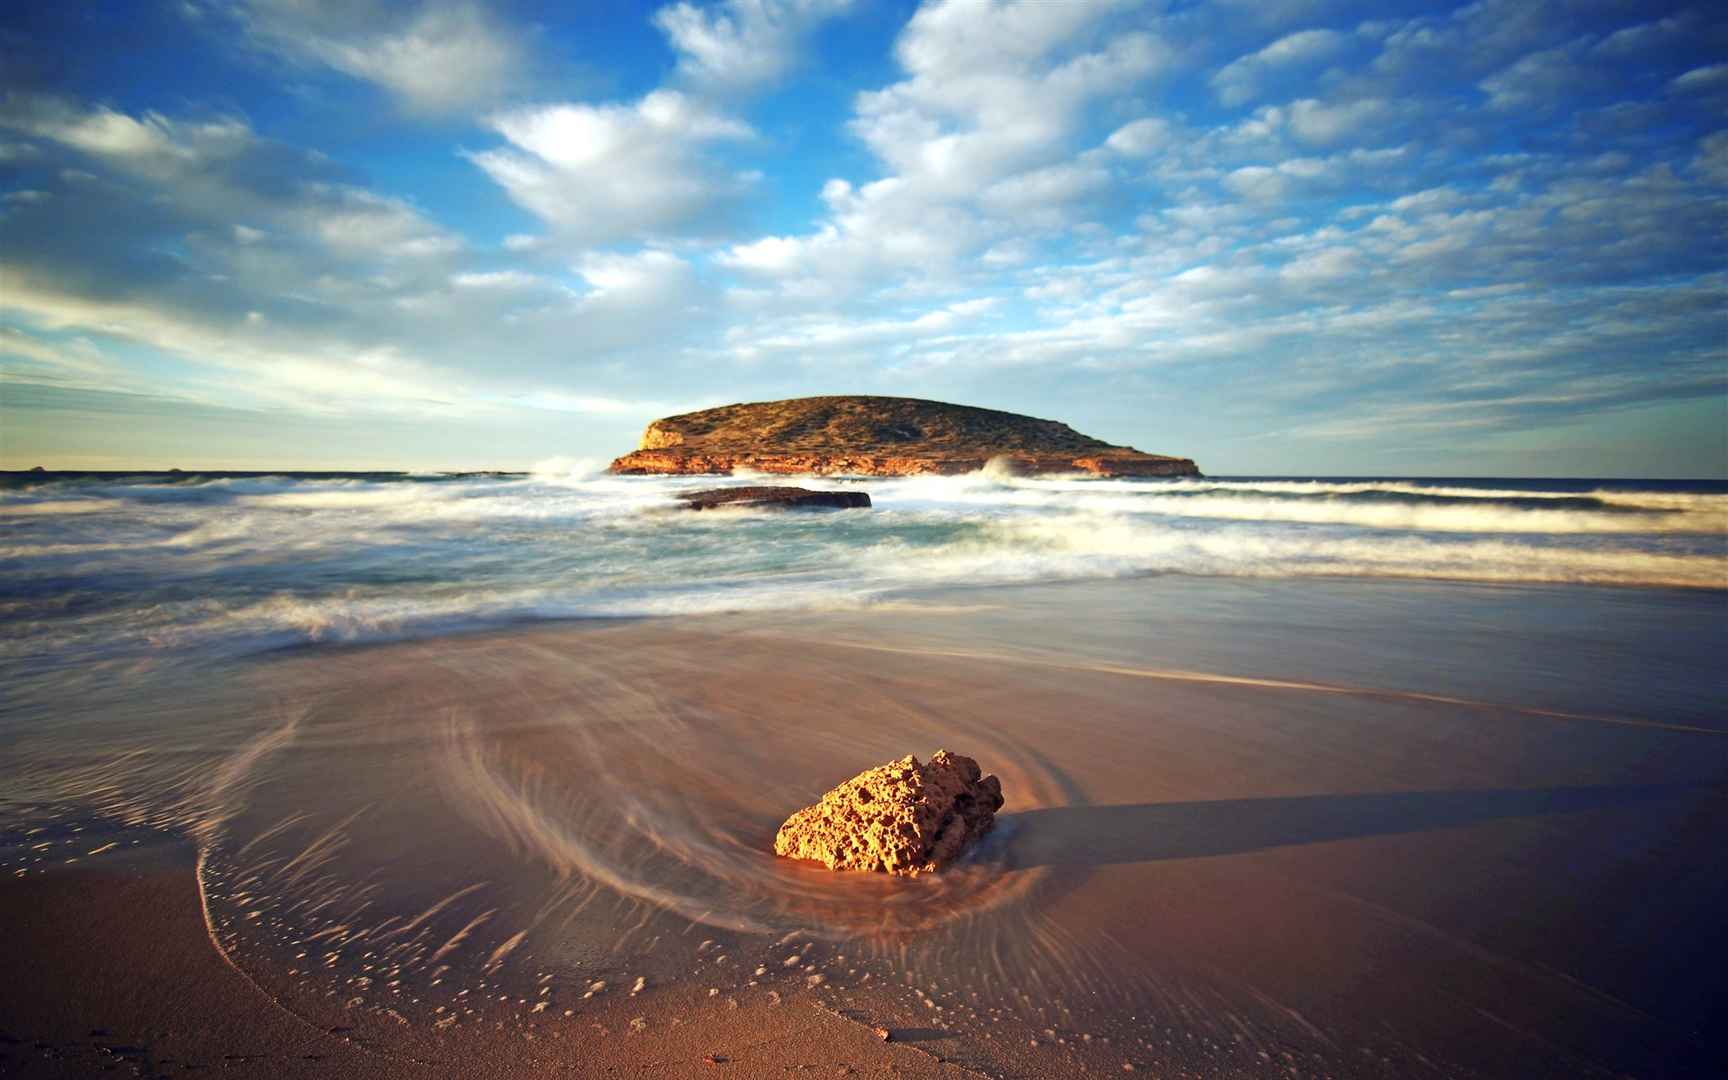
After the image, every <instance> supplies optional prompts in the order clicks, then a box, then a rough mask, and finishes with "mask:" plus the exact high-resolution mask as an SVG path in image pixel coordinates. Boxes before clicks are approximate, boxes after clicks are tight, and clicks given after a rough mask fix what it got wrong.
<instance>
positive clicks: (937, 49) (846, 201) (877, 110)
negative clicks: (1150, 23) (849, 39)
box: [719, 0, 1172, 298]
mask: <svg viewBox="0 0 1728 1080" xmlns="http://www.w3.org/2000/svg"><path fill="white" fill-rule="evenodd" d="M1125 7H1126V5H1124V4H1122V3H1119V2H1114V0H1096V2H1073V3H1064V4H1045V3H1035V2H1020V3H1004V2H994V0H949V2H941V3H929V4H925V5H924V6H922V7H920V8H919V10H918V11H917V12H916V13H915V14H914V15H913V17H912V19H911V21H910V22H908V23H907V25H906V27H905V29H904V30H903V31H902V32H901V34H900V36H899V38H898V40H897V41H896V43H895V49H894V52H895V56H896V58H897V59H898V60H899V62H900V65H901V68H902V69H903V71H904V73H905V77H904V78H903V79H901V80H899V81H897V82H894V83H891V84H890V85H888V86H886V87H883V88H881V89H878V90H868V91H864V92H862V93H860V94H859V95H858V96H857V98H856V101H855V103H854V113H853V117H852V120H851V122H850V124H849V127H850V130H851V131H852V133H853V134H854V135H856V136H857V137H858V139H859V140H860V141H862V142H863V144H864V145H865V146H866V148H868V149H869V150H870V151H871V153H872V155H873V156H874V157H875V159H876V161H877V163H878V164H879V166H880V168H881V170H882V173H883V175H882V176H880V177H879V178H878V179H874V180H869V181H866V182H862V183H854V182H851V181H848V180H842V179H838V178H836V179H832V180H830V181H828V183H827V184H826V185H825V186H824V188H823V191H822V201H823V204H824V205H825V207H826V209H827V214H826V217H825V220H823V221H822V222H821V223H820V224H819V225H818V226H817V227H816V229H815V230H814V231H812V232H809V233H806V234H804V235H801V236H798V235H779V236H769V237H763V238H761V239H758V240H755V241H751V242H748V243H742V244H737V245H734V246H733V247H732V248H730V249H728V250H727V251H726V252H725V253H723V254H722V255H721V256H719V261H720V262H721V264H722V265H725V266H728V267H731V268H734V269H737V270H742V271H746V272H749V273H753V274H758V275H763V276H767V277H774V278H778V279H779V280H780V282H781V288H782V289H783V290H785V292H786V293H787V295H788V296H794V295H795V296H799V297H804V298H808V297H810V296H813V295H840V294H843V293H845V292H847V291H850V290H852V289H856V288H859V287H861V286H862V283H864V282H867V281H871V280H879V279H882V278H885V277H893V276H895V275H898V274H903V273H906V272H909V271H913V270H914V268H917V269H918V271H919V272H924V273H929V274H941V273H944V272H947V268H949V267H951V266H953V265H954V264H955V263H956V261H957V260H958V259H960V258H961V257H962V256H963V255H964V254H967V253H978V254H982V253H983V252H984V251H985V250H986V249H994V248H995V247H996V245H999V244H1001V243H1004V242H1007V241H1011V240H1013V241H1020V242H1024V240H1025V239H1026V238H1025V237H1024V236H1020V235H1017V234H1018V233H1020V232H1022V231H1023V230H1025V229H1026V228H1027V227H1028V226H1030V227H1034V228H1040V229H1060V228H1062V227H1063V226H1065V225H1067V224H1069V223H1071V222H1072V219H1073V214H1074V212H1075V208H1076V207H1078V206H1081V205H1084V204H1085V202H1086V201H1087V200H1088V199H1090V198H1093V197H1095V196H1099V195H1101V194H1102V193H1104V192H1106V191H1107V190H1108V189H1109V187H1110V186H1111V184H1112V182H1113V181H1112V177H1111V175H1110V174H1109V172H1108V169H1107V168H1106V166H1105V165H1104V164H1103V163H1102V162H1101V161H1098V160H1092V159H1088V158H1086V157H1084V156H1083V155H1082V156H1075V155H1076V151H1077V150H1078V149H1079V147H1078V146H1077V143H1078V141H1079V140H1080V137H1081V134H1082V132H1083V131H1084V129H1085V126H1086V123H1087V121H1088V120H1089V119H1090V118H1089V116H1088V114H1087V109H1088V106H1090V105H1092V104H1093V103H1095V102H1097V101H1099V100H1100V99H1105V98H1109V97H1111V96H1115V95H1122V94H1126V93H1129V92H1131V91H1132V90H1133V89H1134V88H1136V87H1138V86H1140V85H1142V84H1144V83H1145V82H1146V81H1147V80H1149V79H1151V78H1153V77H1154V76H1156V75H1157V74H1158V73H1160V72H1161V71H1163V70H1165V69H1166V68H1167V67H1168V65H1169V64H1170V63H1171V62H1172V53H1171V51H1170V50H1169V49H1168V48H1167V47H1166V46H1165V45H1164V44H1163V43H1162V42H1161V41H1160V40H1159V39H1158V38H1157V37H1156V36H1155V35H1153V34H1151V33H1148V32H1146V31H1144V30H1142V29H1137V28H1135V27H1133V26H1132V25H1119V24H1118V22H1117V19H1118V17H1119V16H1121V15H1122V14H1123V12H1124V9H1125ZM1128 14H1129V15H1132V14H1133V13H1132V12H1128ZM1152 132H1153V128H1152V126H1151V125H1150V124H1145V125H1142V126H1141V127H1139V128H1136V129H1134V130H1133V131H1132V132H1131V133H1129V134H1123V135H1122V138H1121V139H1119V140H1118V144H1117V148H1118V149H1119V150H1120V149H1123V148H1128V149H1133V148H1135V147H1139V146H1142V145H1144V143H1145V140H1146V139H1148V138H1150V137H1151V135H1152ZM1004 250H1005V249H1004Z"/></svg>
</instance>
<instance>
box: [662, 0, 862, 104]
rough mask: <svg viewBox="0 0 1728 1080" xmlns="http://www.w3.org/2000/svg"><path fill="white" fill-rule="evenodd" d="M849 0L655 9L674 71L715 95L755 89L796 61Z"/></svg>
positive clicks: (743, 1)
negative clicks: (674, 56)
mask: <svg viewBox="0 0 1728 1080" xmlns="http://www.w3.org/2000/svg"><path fill="white" fill-rule="evenodd" d="M851 6H852V0H723V2H721V3H718V4H715V5H713V6H712V7H709V8H706V9H704V8H701V7H698V6H696V5H695V4H693V3H688V2H680V3H676V4H672V5H670V6H668V7H664V8H661V9H660V10H659V11H657V12H655V14H654V25H656V26H658V27H659V28H660V30H661V32H663V33H664V34H665V35H666V37H667V39H668V40H669V41H670V42H671V44H672V47H673V48H674V49H675V50H677V52H678V54H679V56H678V76H679V77H680V78H681V79H683V80H684V81H685V82H687V83H689V84H690V85H692V86H694V87H697V88H700V89H703V90H707V91H712V92H714V93H719V94H740V93H745V92H748V91H752V90H757V89H760V88H762V87H764V86H767V85H769V84H771V83H774V82H776V81H778V80H779V79H780V78H781V77H783V76H784V75H785V74H786V73H787V72H788V71H789V70H790V69H791V68H792V66H793V65H794V64H795V63H796V62H797V60H798V56H799V52H800V50H801V48H802V46H803V44H804V40H805V38H806V37H808V36H809V34H810V33H811V32H812V31H813V30H814V29H815V28H816V27H817V26H818V25H820V24H821V23H822V22H824V21H825V20H827V19H829V18H832V17H833V16H835V15H838V14H840V13H842V12H844V11H846V10H848V9H849V8H850V7H851Z"/></svg>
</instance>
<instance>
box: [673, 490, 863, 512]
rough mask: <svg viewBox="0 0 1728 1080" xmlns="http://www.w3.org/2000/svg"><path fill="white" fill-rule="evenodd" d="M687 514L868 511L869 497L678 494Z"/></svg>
mask: <svg viewBox="0 0 1728 1080" xmlns="http://www.w3.org/2000/svg"><path fill="white" fill-rule="evenodd" d="M678 498H680V499H682V500H684V506H685V509H688V510H714V509H718V508H720V507H723V506H735V507H739V508H748V509H752V510H763V509H770V510H786V509H794V508H796V509H825V510H849V509H852V508H854V507H868V506H869V505H870V496H868V495H866V494H864V492H862V491H811V490H810V489H809V488H801V487H732V488H709V489H707V490H706V491H685V492H680V493H679V495H678Z"/></svg>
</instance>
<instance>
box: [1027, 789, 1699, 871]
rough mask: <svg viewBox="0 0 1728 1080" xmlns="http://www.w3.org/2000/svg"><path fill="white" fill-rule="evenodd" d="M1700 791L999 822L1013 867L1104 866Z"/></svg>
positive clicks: (1237, 804) (1484, 795)
mask: <svg viewBox="0 0 1728 1080" xmlns="http://www.w3.org/2000/svg"><path fill="white" fill-rule="evenodd" d="M1697 790H1699V789H1698V788H1697V787H1695V786H1692V785H1679V784H1662V785H1618V786H1604V787H1555V788H1514V789H1491V790H1476V791H1409V792H1386V793H1371V794H1368V793H1364V794H1348V795H1301V796H1294V797H1289V798H1264V799H1218V800H1212V801H1206V802H1176V803H1138V804H1125V805H1117V806H1059V807H1052V808H1049V809H1044V810H1026V811H1023V812H1021V813H1017V814H1003V815H1002V816H1001V817H1002V822H1003V824H1005V825H1011V826H1012V828H1013V830H1014V839H1013V844H1012V853H1011V856H1010V857H1011V859H1012V862H1013V865H1014V866H1017V867H1022V868H1025V867H1034V866H1104V865H1109V864H1112V863H1134V862H1154V861H1157V860H1161V859H1195V858H1204V857H1207V856H1214V855H1236V854H1241V853H1244V852H1249V851H1261V850H1265V849H1267V848H1277V847H1288V846H1291V845H1295V844H1317V843H1324V842H1325V841H1328V840H1350V839H1355V838H1360V837H1367V836H1387V835H1393V834H1397V833H1413V832H1426V831H1429V830H1433V829H1446V828H1453V827H1456V826H1461V825H1472V824H1477V823H1479V822H1485V821H1495V820H1500V819H1505V818H1520V817H1539V816H1543V815H1548V814H1574V813H1581V812H1584V811H1589V810H1601V809H1607V808H1609V807H1615V806H1622V805H1626V804H1630V803H1636V802H1642V801H1647V800H1654V799H1659V798H1662V797H1664V796H1674V795H1679V794H1683V793H1686V792H1690V791H1697Z"/></svg>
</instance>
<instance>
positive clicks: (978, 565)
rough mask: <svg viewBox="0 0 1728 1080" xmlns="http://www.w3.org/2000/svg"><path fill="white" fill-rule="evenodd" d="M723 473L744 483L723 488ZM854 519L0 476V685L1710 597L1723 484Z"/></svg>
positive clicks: (696, 483)
mask: <svg viewBox="0 0 1728 1080" xmlns="http://www.w3.org/2000/svg"><path fill="white" fill-rule="evenodd" d="M725 482H727V483H750V482H759V481H755V480H751V479H749V478H739V479H733V480H730V481H725ZM822 483H823V484H825V485H828V486H843V487H853V488H860V489H863V490H866V491H868V492H869V493H870V495H871V497H872V499H873V500H874V502H875V507H874V509H872V510H870V511H868V512H841V513H828V514H823V513H808V514H806V513H799V514H774V513H761V514H735V513H733V514H712V513H702V514H696V513H684V512H679V511H678V510H676V509H675V506H676V502H675V500H674V498H673V495H674V493H675V492H677V491H681V490H689V489H691V488H692V487H700V486H711V485H708V484H707V482H706V481H703V480H701V479H695V480H692V479H691V478H678V477H611V476H605V475H595V474H592V473H589V472H585V471H583V470H582V469H581V468H580V467H576V468H565V469H562V470H549V471H546V472H542V473H540V474H537V475H532V476H521V477H484V478H458V479H444V478H439V477H416V476H408V477H401V478H386V479H379V478H369V479H342V478H319V477H313V476H293V475H286V476H246V477H227V478H219V479H206V478H202V477H199V476H196V475H187V476H178V477H165V476H163V475H160V474H155V475H146V476H139V477H134V478H86V479H69V480H60V481H57V482H50V483H41V484H34V485H28V486H25V485H24V484H19V485H18V486H14V487H12V488H11V489H10V490H5V491H0V605H4V606H3V607H0V616H3V618H4V633H5V640H4V644H3V647H0V676H3V677H5V678H6V679H7V681H8V682H10V683H12V684H13V685H15V686H16V685H19V683H20V681H23V682H28V683H33V682H35V681H37V680H46V681H47V682H48V683H49V685H50V686H51V685H52V683H53V680H54V679H55V678H56V677H57V673H59V672H61V671H63V670H64V669H66V668H72V669H79V670H83V669H87V668H88V667H89V666H90V665H93V664H94V665H101V664H108V663H114V662H126V661H131V660H134V659H137V658H149V659H153V660H158V661H160V660H163V659H164V658H168V657H175V658H179V659H186V660H191V659H196V658H199V657H203V656H208V655H235V654H240V653H245V652H251V651H256V650H259V649H268V648H276V647H281V646H284V645H291V644H297V643H306V642H356V641H376V640H387V639H397V638H404V637H416V636H422V635H428V634H437V633H441V632H446V631H449V630H455V629H463V628H475V627H484V626H498V625H505V624H508V623H511V622H514V621H520V620H529V619H559V618H581V617H611V616H656V615H676V614H692V613H702V612H723V611H751V610H755V611H762V610H807V609H835V608H847V607H857V606H862V605H870V604H879V603H882V602H886V601H891V600H892V599H893V598H895V597H896V596H900V595H904V594H906V593H907V592H909V591H912V590H918V589H928V588H931V587H936V586H976V585H999V584H1009V583H1032V582H1050V581H1064V580H1081V579H1096V578H1129V577H1137V576H1145V575H1165V574H1181V575H1197V576H1224V577H1256V578H1287V577H1313V576H1327V577H1371V578H1405V579H1439V580H1453V581H1472V582H1510V583H1537V582H1541V583H1556V584H1594V585H1617V586H1626V587H1633V588H1686V589H1723V588H1728V484H1721V483H1708V482H1698V483H1694V482H1643V483H1640V482H1628V481H1588V480H1584V481H1578V480H1567V481H1542V480H1396V479H1393V480H1354V479H1347V480H1332V479H1215V480H1214V479H1208V480H1181V481H1150V482H1147V481H1140V482H1136V481H1102V480H1091V479H1020V478H1014V477H1008V476H1001V475H989V474H983V473H980V474H973V475H969V476H959V477H919V478H910V479H865V480H828V481H823V482H822Z"/></svg>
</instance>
